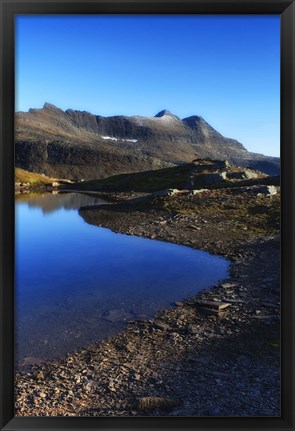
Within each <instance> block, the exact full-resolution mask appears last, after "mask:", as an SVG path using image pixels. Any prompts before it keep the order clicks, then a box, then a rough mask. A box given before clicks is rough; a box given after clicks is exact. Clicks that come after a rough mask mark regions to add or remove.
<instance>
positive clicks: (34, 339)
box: [15, 193, 229, 366]
mask: <svg viewBox="0 0 295 431" xmlns="http://www.w3.org/2000/svg"><path fill="white" fill-rule="evenodd" d="M105 203H107V202H105V201H103V200H102V199H99V198H97V197H91V196H88V195H84V194H78V193H63V194H55V195H54V194H49V193H47V194H43V195H32V196H31V195H30V194H28V195H21V197H20V198H19V200H17V202H16V228H15V235H16V244H15V258H16V259H15V261H16V262H15V277H16V281H15V305H16V307H15V309H16V319H15V326H16V331H15V344H16V349H15V351H16V365H17V366H20V365H22V364H24V363H30V361H34V360H36V361H37V360H40V359H42V360H50V359H53V358H61V357H64V356H65V355H66V354H67V353H71V352H73V351H75V350H76V349H78V348H80V347H85V346H87V345H90V344H91V343H94V342H97V341H99V340H101V339H103V338H105V337H107V336H109V335H113V334H115V333H117V332H118V331H119V330H120V329H122V328H124V327H125V326H126V325H127V322H128V320H133V319H137V318H150V317H152V316H154V315H155V314H156V313H157V312H158V311H159V310H161V309H163V308H167V307H171V306H173V303H174V301H177V300H181V299H185V298H188V297H190V296H194V295H195V294H196V293H197V292H199V291H201V290H203V289H205V288H208V287H210V286H213V285H214V284H215V283H216V282H217V281H218V280H221V279H223V278H225V277H226V276H227V271H228V266H229V261H227V260H226V259H223V258H221V257H218V256H213V255H210V254H209V253H206V252H203V251H198V250H193V249H191V248H189V247H185V246H180V245H176V244H171V243H168V242H162V241H156V240H150V239H145V238H139V237H135V236H129V235H123V234H118V233H115V232H112V231H111V230H110V229H106V228H102V227H96V226H92V225H89V224H87V223H86V222H85V221H84V220H83V219H82V218H81V217H80V216H79V214H78V209H79V208H80V207H81V206H85V205H99V204H105ZM28 358H29V359H28ZM32 358H33V359H32Z"/></svg>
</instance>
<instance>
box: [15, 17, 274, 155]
mask: <svg viewBox="0 0 295 431" xmlns="http://www.w3.org/2000/svg"><path fill="white" fill-rule="evenodd" d="M15 41H16V110H17V111H20V110H22V111H27V110H28V109H29V108H41V107H42V106H43V104H44V103H45V102H49V103H53V104H54V105H56V106H58V107H60V108H61V109H68V108H72V109H77V110H82V111H89V112H91V113H93V114H97V115H105V116H108V115H119V114H124V115H137V114H138V115H147V116H153V115H155V114H156V113H157V112H159V111H161V110H162V109H168V110H170V111H171V112H173V113H174V114H175V115H178V116H179V117H181V118H184V117H187V116H190V115H200V116H202V117H203V118H204V119H205V120H206V121H208V123H209V124H211V125H212V126H213V127H214V128H216V129H217V130H218V131H219V132H220V133H222V134H223V135H225V136H227V137H231V138H235V139H238V140H239V141H240V142H242V144H243V145H244V146H245V147H246V148H247V149H248V150H249V151H254V152H259V153H263V154H267V155H273V156H279V152H280V136H279V135H280V124H279V121H280V118H279V117H280V63H279V61H280V60H279V59H280V19H279V16H206V15H203V16H200V15H196V16H180V15H179V16H172V15H171V16H169V15H167V16H127V15H126V16H123V15H122V16H114V15H113V16H110V15H109V16H107V15H92V16H90V15H84V16H58V15H52V16H28V15H27V16H17V17H16V38H15Z"/></svg>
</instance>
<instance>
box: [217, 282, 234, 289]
mask: <svg viewBox="0 0 295 431" xmlns="http://www.w3.org/2000/svg"><path fill="white" fill-rule="evenodd" d="M220 286H221V287H223V289H230V288H232V287H235V286H236V285H235V284H233V283H222V284H221V285H220Z"/></svg>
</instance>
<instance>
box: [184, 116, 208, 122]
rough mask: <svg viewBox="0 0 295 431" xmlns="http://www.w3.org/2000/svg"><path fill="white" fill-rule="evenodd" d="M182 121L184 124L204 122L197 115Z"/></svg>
mask: <svg viewBox="0 0 295 431" xmlns="http://www.w3.org/2000/svg"><path fill="white" fill-rule="evenodd" d="M182 121H184V122H185V123H193V122H195V123H198V122H200V121H204V119H203V118H202V117H199V116H198V115H192V116H191V117H186V118H183V119H182Z"/></svg>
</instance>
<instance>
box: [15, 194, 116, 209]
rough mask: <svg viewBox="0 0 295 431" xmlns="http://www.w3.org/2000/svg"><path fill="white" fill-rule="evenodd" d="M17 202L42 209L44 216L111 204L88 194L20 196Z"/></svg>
mask: <svg viewBox="0 0 295 431" xmlns="http://www.w3.org/2000/svg"><path fill="white" fill-rule="evenodd" d="M16 201H17V202H19V203H20V202H26V203H27V205H28V206H29V207H31V208H34V207H36V208H41V209H42V212H43V213H44V214H46V213H51V212H54V211H56V210H58V209H60V208H64V209H66V210H72V209H79V208H81V207H84V206H89V205H103V204H109V203H110V202H108V201H106V200H104V199H101V198H99V197H96V196H93V195H88V194H86V193H56V192H55V193H54V192H53V193H43V194H30V193H29V194H25V195H18V197H17V199H16Z"/></svg>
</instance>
